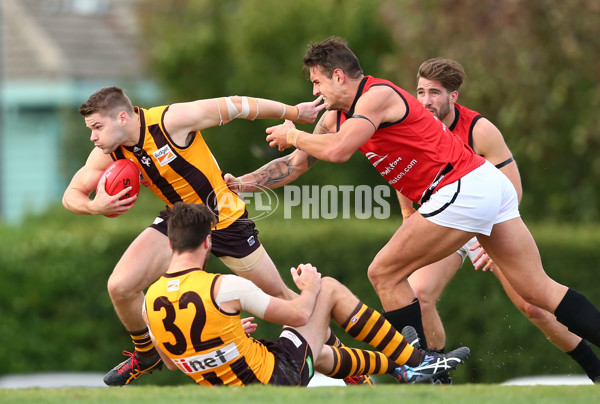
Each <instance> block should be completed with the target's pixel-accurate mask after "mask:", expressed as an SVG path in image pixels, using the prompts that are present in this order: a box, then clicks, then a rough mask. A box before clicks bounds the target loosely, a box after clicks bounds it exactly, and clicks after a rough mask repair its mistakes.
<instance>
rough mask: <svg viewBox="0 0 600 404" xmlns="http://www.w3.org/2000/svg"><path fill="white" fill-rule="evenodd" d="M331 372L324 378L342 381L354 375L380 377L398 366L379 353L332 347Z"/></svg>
mask: <svg viewBox="0 0 600 404" xmlns="http://www.w3.org/2000/svg"><path fill="white" fill-rule="evenodd" d="M330 348H331V349H332V350H333V370H332V371H331V373H329V374H326V375H325V376H328V377H332V378H334V379H343V378H345V377H348V376H356V375H382V374H386V373H391V372H393V371H394V369H396V367H398V365H397V364H396V363H395V362H394V361H392V360H391V359H389V358H388V357H387V356H385V355H384V354H382V353H381V352H376V351H367V350H365V349H357V348H350V347H346V346H344V347H339V348H337V347H334V346H330Z"/></svg>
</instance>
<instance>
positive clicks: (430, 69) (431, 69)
mask: <svg viewBox="0 0 600 404" xmlns="http://www.w3.org/2000/svg"><path fill="white" fill-rule="evenodd" d="M421 77H422V78H424V79H427V80H432V81H439V82H440V83H441V84H442V86H444V88H445V89H446V90H448V91H458V89H459V88H460V86H461V85H462V83H463V81H464V80H465V78H466V77H467V75H466V74H465V70H464V69H463V67H462V66H461V65H460V63H458V62H457V61H456V60H452V59H444V58H433V59H429V60H426V61H425V62H423V63H422V64H421V66H420V67H419V71H418V73H417V80H418V79H419V78H421Z"/></svg>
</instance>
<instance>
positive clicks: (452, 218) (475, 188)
mask: <svg viewBox="0 0 600 404" xmlns="http://www.w3.org/2000/svg"><path fill="white" fill-rule="evenodd" d="M419 213H420V214H421V215H423V217H424V218H426V219H427V220H429V221H430V222H433V223H435V224H438V225H440V226H444V227H450V228H452V229H457V230H462V231H466V232H470V233H478V234H483V235H486V236H489V235H490V234H491V232H492V227H494V225H495V224H496V223H502V222H505V221H507V220H510V219H514V218H516V217H519V216H520V214H519V202H518V198H517V192H516V191H515V187H514V186H513V184H512V183H511V182H510V180H509V179H508V177H506V175H504V174H503V173H502V172H501V171H500V170H498V169H497V168H496V167H494V165H493V164H492V163H490V162H489V161H486V162H485V163H484V164H483V165H481V166H480V167H477V168H476V169H475V170H473V171H471V172H470V173H468V174H467V175H465V176H464V177H462V178H461V179H459V180H458V181H456V182H453V183H452V184H448V185H446V186H444V187H442V188H440V189H439V190H437V191H435V192H434V193H433V195H431V198H429V200H428V201H427V202H425V203H424V204H423V205H421V207H420V208H419Z"/></svg>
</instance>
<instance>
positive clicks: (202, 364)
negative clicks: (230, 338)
mask: <svg viewBox="0 0 600 404" xmlns="http://www.w3.org/2000/svg"><path fill="white" fill-rule="evenodd" d="M239 355H240V353H239V351H238V349H237V346H236V345H235V343H234V342H232V343H231V344H229V345H227V346H225V347H223V348H219V349H217V350H216V351H212V352H209V353H207V354H204V355H197V356H191V357H189V358H182V359H173V362H175V364H176V365H177V367H178V368H179V369H181V370H182V371H183V372H184V373H196V372H202V371H203V370H209V369H214V368H216V367H219V366H221V365H224V364H226V363H229V362H231V361H233V360H234V359H235V358H237V357H238V356H239Z"/></svg>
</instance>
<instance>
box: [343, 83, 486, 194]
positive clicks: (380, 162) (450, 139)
mask: <svg viewBox="0 0 600 404" xmlns="http://www.w3.org/2000/svg"><path fill="white" fill-rule="evenodd" d="M374 86H388V87H390V88H392V89H393V90H394V91H395V92H396V93H397V94H398V95H399V97H400V98H401V99H402V102H404V104H405V106H406V114H405V115H404V117H402V118H401V119H400V120H398V121H397V122H385V123H382V124H381V125H380V126H379V127H378V128H377V129H376V131H375V133H374V134H373V136H372V137H371V138H370V139H369V140H368V141H367V142H366V143H365V144H363V145H362V146H361V147H360V148H359V150H360V151H361V152H362V153H363V154H364V155H365V157H367V159H368V160H369V161H370V162H371V164H373V166H374V167H375V168H376V169H377V171H379V173H380V174H381V175H382V176H383V177H384V178H385V179H386V181H388V183H389V184H390V185H392V186H393V187H394V188H395V189H397V190H398V191H400V192H401V193H402V194H403V195H405V196H406V197H408V198H409V199H410V200H412V201H413V202H418V203H421V202H423V201H424V199H426V198H424V197H428V195H430V194H431V193H432V192H433V191H434V190H435V189H436V188H437V187H441V186H444V185H447V184H450V183H452V182H455V181H457V180H458V179H460V178H461V177H463V176H464V175H466V174H467V173H469V172H471V171H472V170H474V169H475V168H477V167H479V166H480V165H482V164H483V163H484V162H485V160H484V159H483V158H482V157H480V156H477V155H475V153H473V150H471V148H469V147H468V146H467V145H466V144H465V143H463V142H462V141H461V140H460V139H459V138H458V137H457V136H454V135H453V134H452V133H451V132H450V131H449V130H447V128H446V127H445V126H444V124H443V123H442V122H441V121H440V120H439V119H437V118H436V117H434V116H433V114H432V113H431V112H429V111H428V110H427V109H425V108H424V107H423V106H422V105H421V103H419V102H418V101H417V99H416V98H415V97H413V96H412V95H410V94H409V93H408V92H406V91H404V90H403V89H401V88H400V87H398V86H396V85H395V84H393V83H392V82H390V81H387V80H383V79H378V78H374V77H372V76H366V77H365V78H364V79H363V81H362V82H361V84H360V86H359V89H358V92H357V94H356V98H355V100H354V103H353V106H352V108H351V110H350V111H349V112H348V113H347V114H346V113H343V112H341V111H338V117H337V118H338V122H337V124H338V130H339V129H340V128H341V126H342V125H343V124H344V122H345V121H346V120H347V119H349V118H351V117H352V115H353V114H354V106H355V105H356V103H357V101H358V99H359V98H360V97H361V96H362V95H363V94H364V93H366V92H367V91H369V90H370V89H371V88H372V87H374Z"/></svg>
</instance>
